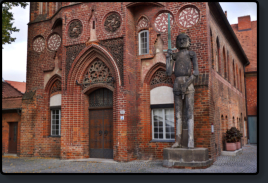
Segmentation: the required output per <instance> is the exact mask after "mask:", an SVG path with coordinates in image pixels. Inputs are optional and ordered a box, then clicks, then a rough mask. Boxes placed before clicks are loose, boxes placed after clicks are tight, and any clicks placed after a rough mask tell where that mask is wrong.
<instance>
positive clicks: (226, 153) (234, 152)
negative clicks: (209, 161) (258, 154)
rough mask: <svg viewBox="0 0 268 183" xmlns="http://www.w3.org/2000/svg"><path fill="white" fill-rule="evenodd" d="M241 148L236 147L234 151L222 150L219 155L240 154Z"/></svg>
mask: <svg viewBox="0 0 268 183" xmlns="http://www.w3.org/2000/svg"><path fill="white" fill-rule="evenodd" d="M242 152H243V149H238V150H236V151H222V152H221V155H222V156H237V155H239V154H242Z"/></svg>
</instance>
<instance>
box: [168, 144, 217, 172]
mask: <svg viewBox="0 0 268 183" xmlns="http://www.w3.org/2000/svg"><path fill="white" fill-rule="evenodd" d="M163 158H164V160H163V166H165V167H172V168H190V169H198V168H207V167H209V166H211V165H212V163H213V161H212V159H209V158H208V149H207V148H194V149H188V148H165V149H164V150H163Z"/></svg>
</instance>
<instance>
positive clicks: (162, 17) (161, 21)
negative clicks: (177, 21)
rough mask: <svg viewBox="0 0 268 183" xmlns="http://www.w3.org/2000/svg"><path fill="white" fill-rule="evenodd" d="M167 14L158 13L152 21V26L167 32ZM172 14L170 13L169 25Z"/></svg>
mask: <svg viewBox="0 0 268 183" xmlns="http://www.w3.org/2000/svg"><path fill="white" fill-rule="evenodd" d="M168 14H169V13H161V14H159V15H158V16H157V17H156V19H155V22H154V26H155V28H156V30H157V31H159V32H167V31H168ZM173 19H174V18H173V16H172V15H171V14H170V26H172V25H173Z"/></svg>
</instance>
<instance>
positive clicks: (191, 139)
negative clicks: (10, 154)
mask: <svg viewBox="0 0 268 183" xmlns="http://www.w3.org/2000/svg"><path fill="white" fill-rule="evenodd" d="M193 148H194V121H193V119H189V120H188V149H193Z"/></svg>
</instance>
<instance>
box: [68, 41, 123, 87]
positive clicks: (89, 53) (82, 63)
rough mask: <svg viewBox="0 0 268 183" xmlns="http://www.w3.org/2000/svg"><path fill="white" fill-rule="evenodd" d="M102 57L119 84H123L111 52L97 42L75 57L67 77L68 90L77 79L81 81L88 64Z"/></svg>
mask: <svg viewBox="0 0 268 183" xmlns="http://www.w3.org/2000/svg"><path fill="white" fill-rule="evenodd" d="M97 58H98V59H100V60H101V61H103V62H104V63H105V64H106V65H107V67H109V69H110V71H111V73H112V75H113V77H114V79H115V84H116V85H117V86H121V78H120V74H119V68H118V66H117V65H116V62H115V60H114V59H113V57H112V56H111V55H110V53H109V52H108V51H107V50H106V49H105V48H103V47H101V46H99V45H97V44H91V45H89V46H87V47H86V48H84V49H83V50H82V51H81V52H80V53H79V54H78V56H77V57H76V58H75V60H74V62H73V64H72V66H71V69H70V72H69V74H68V79H67V90H69V91H70V90H71V88H72V86H73V85H75V82H76V80H77V81H78V82H79V83H81V82H82V80H83V77H84V74H85V72H86V70H87V68H88V66H89V65H90V64H91V63H92V62H93V61H94V60H95V59H97Z"/></svg>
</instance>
